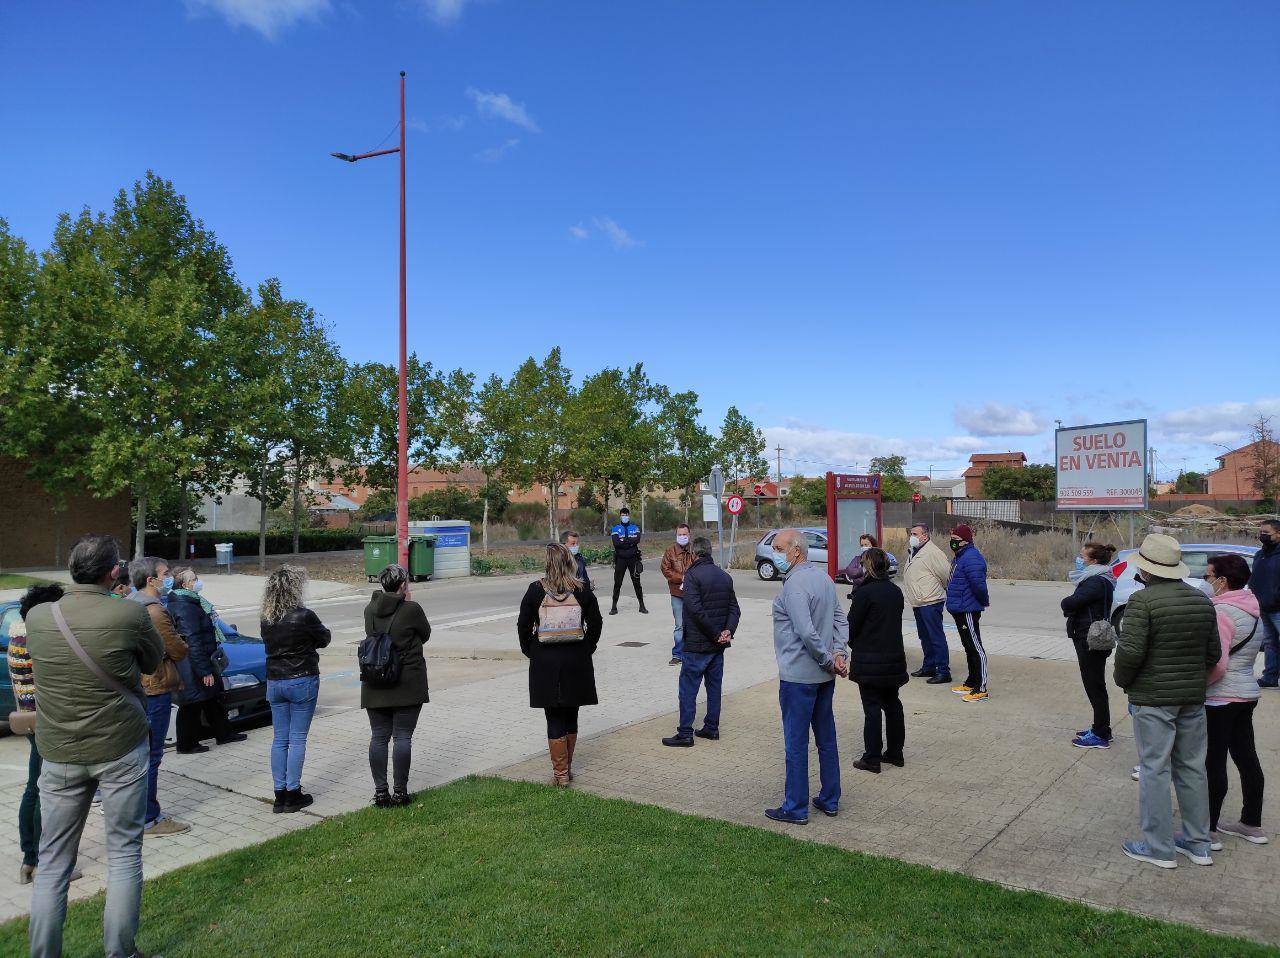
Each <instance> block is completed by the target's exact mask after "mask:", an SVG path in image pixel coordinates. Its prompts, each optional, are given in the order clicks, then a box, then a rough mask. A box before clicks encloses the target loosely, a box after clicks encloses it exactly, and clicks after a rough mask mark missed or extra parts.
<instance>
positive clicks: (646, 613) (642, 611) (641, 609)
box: [640, 602, 649, 615]
mask: <svg viewBox="0 0 1280 958" xmlns="http://www.w3.org/2000/svg"><path fill="white" fill-rule="evenodd" d="M640 614H641V615H648V614H649V610H648V609H646V608H645V607H644V603H643V602H641V603H640Z"/></svg>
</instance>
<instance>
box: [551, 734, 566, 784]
mask: <svg viewBox="0 0 1280 958" xmlns="http://www.w3.org/2000/svg"><path fill="white" fill-rule="evenodd" d="M547 751H548V752H550V753H551V772H552V776H551V784H552V785H559V786H560V787H561V788H566V787H568V785H569V742H568V740H567V739H563V738H549V739H547Z"/></svg>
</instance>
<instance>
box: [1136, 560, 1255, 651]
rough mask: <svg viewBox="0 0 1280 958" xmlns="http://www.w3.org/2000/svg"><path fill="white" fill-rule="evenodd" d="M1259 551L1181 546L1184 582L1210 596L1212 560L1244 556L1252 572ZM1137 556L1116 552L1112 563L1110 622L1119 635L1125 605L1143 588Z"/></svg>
mask: <svg viewBox="0 0 1280 958" xmlns="http://www.w3.org/2000/svg"><path fill="white" fill-rule="evenodd" d="M1257 551H1258V547H1257V546H1238V545H1214V544H1213V543H1203V542H1196V543H1189V544H1187V545H1184V546H1183V547H1182V561H1183V562H1185V563H1186V564H1187V569H1188V571H1189V573H1190V574H1189V575H1188V576H1187V577H1186V578H1185V579H1183V580H1182V581H1183V582H1185V583H1186V584H1187V585H1190V586H1195V587H1196V588H1197V589H1199V590H1200V591H1201V592H1203V593H1204V594H1205V595H1209V596H1211V595H1212V594H1213V590H1211V589H1210V588H1209V583H1207V582H1205V581H1204V572H1205V569H1206V568H1207V567H1208V565H1209V560H1210V559H1211V558H1213V557H1214V556H1220V555H1227V554H1232V555H1238V556H1243V557H1244V561H1245V562H1247V563H1249V568H1250V569H1252V568H1253V556H1254V553H1256V552H1257ZM1137 553H1138V550H1137V549H1125V550H1123V551H1122V552H1117V553H1116V558H1115V561H1114V562H1113V563H1112V564H1111V574H1112V576H1114V577H1115V580H1116V592H1115V598H1114V599H1113V600H1112V603H1111V623H1112V625H1114V626H1115V628H1116V631H1117V632H1119V631H1120V623H1121V621H1122V620H1123V619H1124V610H1125V606H1127V605H1128V604H1129V599H1130V597H1131V596H1132V595H1133V594H1134V593H1135V592H1137V591H1138V590H1139V589H1141V588H1142V583H1141V582H1139V581H1138V580H1137V579H1136V578H1134V576H1135V575H1136V574H1137V572H1138V567H1137V565H1135V564H1134V562H1133V561H1132V560H1133V558H1134V556H1136V555H1137Z"/></svg>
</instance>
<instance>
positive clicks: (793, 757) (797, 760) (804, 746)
mask: <svg viewBox="0 0 1280 958" xmlns="http://www.w3.org/2000/svg"><path fill="white" fill-rule="evenodd" d="M835 693H836V683H835V679H832V680H831V681H829V682H822V683H820V684H818V685H810V684H809V683H807V682H785V681H779V682H778V704H779V705H780V706H782V740H783V743H784V745H785V746H786V750H787V784H786V800H785V801H784V802H783V803H782V811H783V812H784V813H786V814H790V815H795V816H797V817H799V818H808V817H809V729H810V728H812V729H813V740H814V744H816V745H817V746H818V777H819V780H820V781H821V791H819V792H818V797H817V799H815V802H816V804H818V805H819V806H821V807H822V808H825V809H827V810H828V811H834V810H835V809H837V808H838V807H839V806H840V756H839V753H838V752H837V751H836V713H835V710H834V709H833V707H832V703H833V701H834V699H835Z"/></svg>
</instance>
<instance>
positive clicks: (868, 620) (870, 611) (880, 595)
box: [849, 578, 908, 689]
mask: <svg viewBox="0 0 1280 958" xmlns="http://www.w3.org/2000/svg"><path fill="white" fill-rule="evenodd" d="M902 606H903V599H902V592H901V590H900V589H899V588H898V587H897V586H896V585H894V584H893V583H892V582H890V581H889V580H888V579H872V578H865V579H863V582H862V585H860V586H859V587H858V590H857V591H856V592H854V594H853V602H852V604H850V606H849V678H851V679H852V680H853V681H855V682H857V683H858V684H859V685H871V686H879V687H882V688H892V689H896V688H898V687H899V686H903V685H906V684H907V678H908V676H907V654H906V652H905V651H904V650H903V648H902Z"/></svg>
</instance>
